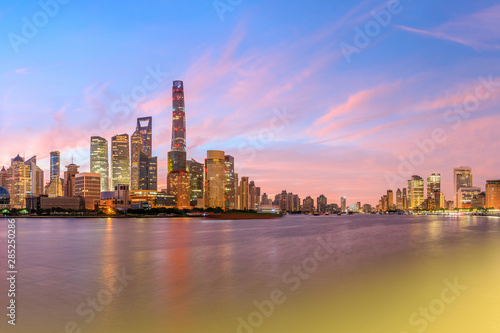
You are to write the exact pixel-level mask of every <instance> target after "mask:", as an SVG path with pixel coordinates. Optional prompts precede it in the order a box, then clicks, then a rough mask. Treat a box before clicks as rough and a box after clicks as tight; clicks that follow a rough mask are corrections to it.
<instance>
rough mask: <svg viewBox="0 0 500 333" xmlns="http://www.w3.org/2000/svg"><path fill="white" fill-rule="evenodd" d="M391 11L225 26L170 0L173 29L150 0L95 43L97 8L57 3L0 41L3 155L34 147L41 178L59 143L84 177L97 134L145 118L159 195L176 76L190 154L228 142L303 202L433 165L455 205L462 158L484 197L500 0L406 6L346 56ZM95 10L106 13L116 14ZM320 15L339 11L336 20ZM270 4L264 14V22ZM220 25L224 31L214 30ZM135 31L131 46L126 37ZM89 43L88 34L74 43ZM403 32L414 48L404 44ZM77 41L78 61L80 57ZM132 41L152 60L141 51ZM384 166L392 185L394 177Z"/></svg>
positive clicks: (246, 19) (365, 198)
mask: <svg viewBox="0 0 500 333" xmlns="http://www.w3.org/2000/svg"><path fill="white" fill-rule="evenodd" d="M385 4H386V3H385V2H382V1H366V2H364V3H362V4H359V5H358V6H356V7H353V5H350V4H349V3H347V2H339V3H336V4H330V3H328V2H323V3H321V5H320V6H319V5H318V6H316V5H314V6H310V7H308V8H307V9H306V13H308V14H309V15H315V16H316V17H317V18H318V20H317V22H316V23H315V24H313V25H311V24H308V25H305V26H304V25H302V24H301V26H302V27H303V30H298V29H296V28H295V27H294V25H293V24H290V23H288V25H284V23H282V22H276V20H275V17H277V16H279V15H281V14H283V13H282V10H283V9H285V12H286V13H289V14H291V13H296V12H298V11H299V10H304V9H303V8H301V9H299V8H297V7H296V6H295V5H294V6H289V5H288V3H285V2H282V3H281V5H280V4H279V3H275V4H273V6H271V5H270V4H266V3H265V2H256V3H255V4H248V3H242V4H241V5H239V6H238V7H236V8H234V10H233V11H228V12H225V14H224V20H223V21H221V20H220V17H219V15H218V13H217V12H216V11H215V10H214V8H213V6H212V4H211V3H207V4H203V5H200V6H199V7H196V8H194V7H193V6H192V5H190V4H176V5H175V9H176V10H177V11H179V12H180V13H181V14H182V15H180V16H179V17H178V18H176V17H172V18H171V20H167V21H168V22H164V17H163V16H162V15H160V14H159V13H161V12H169V9H172V6H173V5H172V4H159V3H155V4H152V5H151V6H152V7H154V8H151V7H148V8H147V10H145V9H144V8H142V7H141V6H142V5H138V4H136V5H134V4H132V3H124V5H123V6H122V7H123V8H121V9H120V11H121V13H122V14H130V13H132V12H135V11H138V12H141V13H143V14H144V18H143V19H139V20H138V21H137V22H135V24H134V26H133V27H127V26H123V25H120V26H118V27H116V26H112V25H111V24H106V23H102V22H101V24H103V26H100V27H99V32H100V34H99V35H98V36H96V34H95V33H93V30H92V28H88V30H85V31H80V30H78V28H77V27H76V26H75V25H74V22H79V21H80V20H84V21H86V22H93V20H94V18H93V15H94V13H95V12H96V10H95V9H96V8H94V6H96V5H88V6H87V7H85V6H84V5H82V4H77V3H71V4H68V5H65V6H61V8H60V11H59V13H58V14H57V16H55V17H54V18H53V19H51V21H50V23H49V24H48V25H47V26H45V27H43V28H41V29H40V31H42V32H43V33H42V32H40V33H39V34H38V35H37V36H36V37H35V38H33V39H30V41H29V43H28V44H22V45H20V46H19V52H18V53H15V52H14V51H13V50H12V47H11V45H10V44H9V40H8V38H4V39H3V41H2V42H1V43H2V47H4V49H5V50H9V51H12V52H10V53H9V52H6V53H5V62H3V63H2V64H0V80H1V83H2V84H1V85H0V86H1V88H0V99H1V101H2V103H1V109H0V110H1V112H0V113H1V116H2V120H3V121H2V125H0V126H1V127H0V137H1V138H2V139H3V140H6V141H7V142H9V143H15V144H8V145H7V146H6V147H2V151H1V152H0V164H2V165H5V166H8V165H9V164H10V159H11V158H13V157H15V156H16V155H17V154H20V155H21V156H26V158H28V157H30V156H32V155H36V156H37V164H38V166H40V167H41V168H42V170H43V171H44V173H45V175H44V179H45V180H47V179H49V173H48V170H49V168H50V160H49V154H50V152H52V151H60V152H61V161H60V163H61V165H62V166H65V165H68V164H70V163H71V161H72V156H74V162H75V163H76V164H77V165H79V166H80V170H86V171H88V170H90V167H89V155H90V154H89V147H88V138H89V137H91V136H100V137H103V138H105V139H106V140H107V141H108V144H109V145H111V137H112V136H114V135H117V134H122V133H127V134H128V135H129V136H130V135H132V134H133V129H132V128H131V127H132V126H133V125H132V124H133V122H135V120H136V119H137V118H140V117H145V116H152V117H153V118H155V119H154V120H155V128H154V131H153V137H152V142H153V143H154V145H153V152H152V155H153V156H158V189H160V188H165V187H166V184H165V180H166V168H165V165H166V159H167V156H166V152H168V151H169V146H170V143H171V135H170V133H171V129H172V128H171V119H170V113H169V110H170V108H171V106H170V104H171V82H172V81H174V80H177V79H179V80H183V81H184V82H185V83H186V86H187V87H188V88H187V90H186V101H187V102H186V103H187V105H186V108H187V109H188V110H189V116H188V117H187V119H186V121H187V127H188V128H189V136H188V137H187V151H188V155H187V160H190V159H191V158H194V159H195V160H197V161H202V160H204V158H205V157H206V151H208V150H223V151H225V153H226V154H228V155H231V156H233V157H234V158H235V161H236V162H235V163H236V170H237V172H238V173H239V174H240V176H250V177H251V179H252V180H254V181H255V182H256V183H257V184H259V186H260V187H262V188H263V190H264V191H265V192H266V193H268V194H270V193H280V192H281V190H282V189H283V188H287V189H289V190H290V191H293V193H297V194H299V195H300V197H301V198H305V197H306V196H312V197H313V198H316V197H317V196H318V195H320V194H324V195H325V196H326V197H327V198H336V199H335V201H338V200H339V199H338V198H340V197H341V196H346V197H347V198H348V200H349V198H352V200H354V201H361V202H363V203H365V202H366V203H370V204H372V205H375V204H376V202H377V200H378V198H379V197H380V194H381V193H384V192H385V191H386V190H387V189H389V188H390V189H392V190H394V191H396V190H397V188H398V187H399V188H402V187H403V186H405V182H406V181H407V180H408V179H409V178H410V177H411V176H412V175H414V174H417V175H420V176H421V177H422V178H424V179H427V177H428V176H429V175H431V174H433V173H440V174H441V176H442V184H443V189H442V190H443V192H444V193H445V194H446V196H447V199H450V196H451V195H452V193H453V168H455V167H457V166H462V165H468V166H470V167H472V168H473V170H474V183H475V185H479V186H481V188H482V190H484V186H485V184H486V181H487V180H492V179H498V178H499V175H498V173H497V171H496V170H497V168H496V166H497V165H498V164H499V163H500V157H498V154H494V153H492V152H495V151H497V150H498V148H500V146H499V145H500V143H499V142H500V140H499V134H498V133H497V132H496V131H495V128H496V127H498V125H499V124H500V116H499V115H498V112H497V110H498V105H499V97H500V88H499V85H498V83H497V82H498V81H499V69H500V68H499V64H498V61H496V55H497V52H498V51H496V46H497V45H498V35H497V34H496V32H495V29H494V27H495V24H496V21H495V19H496V18H497V17H500V6H499V5H495V4H492V3H491V2H488V1H480V2H477V3H475V4H464V3H454V7H453V8H454V11H453V12H452V13H448V11H447V10H448V9H449V8H447V7H446V6H443V7H439V8H433V11H434V12H435V13H436V15H435V16H433V17H431V18H429V19H428V21H426V22H420V25H416V24H415V23H414V22H413V21H412V13H415V12H419V13H422V12H425V10H426V7H425V6H426V5H425V4H421V3H415V2H413V3H402V6H401V7H402V10H401V11H400V12H399V13H397V14H395V15H394V16H393V18H392V21H391V24H390V25H389V26H387V27H383V28H382V29H381V31H380V33H379V34H378V35H377V36H374V37H373V38H372V40H373V41H372V42H371V43H370V44H369V45H368V46H367V47H363V48H360V52H359V53H354V54H352V55H351V57H350V61H351V62H348V61H347V59H346V57H344V54H343V53H342V49H341V48H340V45H341V44H342V43H347V44H350V45H354V39H355V37H356V30H355V27H360V28H364V27H365V26H366V24H367V23H369V22H372V21H373V20H374V19H373V17H372V16H370V12H371V11H376V12H377V11H380V10H384V8H385V7H384V6H385ZM101 6H102V7H101V8H99V9H100V11H99V10H97V12H99V13H100V14H99V15H98V16H99V17H100V16H101V15H104V14H106V15H112V13H113V11H114V10H115V8H114V7H112V6H111V5H108V4H102V5H101ZM137 6H138V7H137ZM325 6H326V7H325ZM325 8H328V9H334V10H330V11H328V12H329V13H330V15H329V16H328V17H326V16H325V14H324V13H325V12H327V11H326V10H325ZM155 9H156V10H155ZM263 9H266V10H267V9H268V10H269V11H264V12H266V14H265V15H262V12H261V10H263ZM39 10H41V9H40V7H39V6H38V4H36V3H34V4H18V5H16V6H13V7H9V8H4V9H2V16H1V19H2V20H3V21H5V23H6V24H5V26H2V27H1V28H0V32H1V33H2V35H4V36H7V35H8V34H9V33H11V32H14V33H20V31H21V29H22V24H23V23H22V21H21V20H20V19H19V18H20V17H22V16H26V17H32V16H33V14H35V13H36V12H37V11H39ZM332 12H335V13H336V14H333V16H332ZM7 13H8V15H7ZM257 13H259V14H257ZM445 13H446V15H445ZM439 14H443V15H439ZM256 17H258V19H259V21H261V22H262V23H263V24H262V26H266V23H267V25H268V26H269V29H270V31H271V32H273V33H274V34H276V40H281V41H282V42H283V40H282V38H283V34H284V33H285V32H288V31H293V33H292V34H291V36H290V37H286V38H285V39H286V40H285V41H286V42H287V46H286V47H285V48H282V47H280V46H279V45H281V44H276V45H272V44H273V43H272V41H273V38H272V37H271V38H270V39H268V40H267V42H262V41H261V40H260V39H259V36H260V34H261V33H262V31H263V30H262V29H263V28H262V27H261V24H259V25H256V24H255V22H253V20H255V19H256ZM181 18H182V19H181ZM186 18H187V19H186ZM96 19H97V18H96ZM146 19H147V20H150V22H152V24H155V25H156V27H155V29H152V28H151V26H148V25H147V24H146V23H145V22H144V21H145V20H146ZM332 20H333V21H334V22H336V23H337V24H336V25H332V23H331V22H332ZM195 21H196V22H197V21H201V22H203V23H207V26H210V27H211V28H210V29H205V28H204V29H201V28H199V27H201V26H202V25H200V26H195V28H194V30H193V32H192V34H193V35H191V34H189V36H190V38H191V37H192V39H190V43H193V45H196V47H194V48H191V49H190V47H188V45H187V44H185V43H184V42H183V41H182V40H181V39H179V38H178V37H177V36H174V34H172V35H168V34H165V33H160V32H158V31H173V30H175V29H183V30H184V31H189V29H190V28H191V27H193V23H194V22H195ZM462 21H464V22H465V21H467V22H468V24H472V25H473V26H475V27H476V28H477V29H476V30H474V31H475V32H477V35H472V33H471V32H464V31H462V30H461V29H459V28H460V27H461V26H462V23H461V22H462ZM302 23H303V22H302ZM6 26H9V28H8V29H7V28H6ZM16 27H18V28H17V29H16ZM205 27H206V26H205ZM451 28H454V29H453V31H451ZM203 30H204V31H203ZM135 31H137V33H138V34H140V35H139V36H140V37H141V38H139V37H137V36H138V35H137V34H134V33H135ZM479 32H481V33H479ZM218 34H221V35H222V34H223V36H224V37H219V38H214V37H211V35H218ZM129 35H131V36H132V38H128V39H127V42H126V43H124V42H123V39H122V36H129ZM194 35H196V37H195V36H194ZM88 36H95V37H93V38H96V39H97V46H98V47H100V50H101V51H100V52H99V53H95V52H92V50H94V51H96V50H97V49H95V48H93V46H92V45H87V44H86V43H87V42H88V41H89V40H92V39H91V38H89V37H88ZM278 36H279V37H278ZM310 36H314V38H312V39H311V38H310ZM142 37H146V38H142ZM437 37H439V38H437ZM82 39H86V40H87V42H85V43H84V44H83V45H80V44H79V41H81V40H82ZM152 41H154V43H152ZM401 41H408V43H405V47H404V48H402V47H401V46H400V45H401ZM176 45H181V46H185V47H177V46H176ZM49 46H50V47H49ZM174 46H175V47H174ZM83 47H84V48H85V50H87V52H85V57H82V56H79V55H78V52H80V53H82V54H83V52H81V51H82V48H83ZM124 48H125V49H126V50H127V51H128V50H129V48H130V52H124V53H125V54H122V55H120V57H117V55H116V50H123V49H124ZM174 48H175V50H176V52H178V53H176V52H172V50H173V49H174ZM302 49H304V50H307V53H306V52H305V51H302ZM387 49H389V50H390V51H392V52H387ZM135 50H140V55H143V54H148V56H143V57H138V55H139V53H137V52H138V51H135ZM120 53H123V52H120ZM435 54H437V56H434V55H435ZM441 55H442V56H441ZM382 56H383V57H382ZM117 58H119V59H117ZM137 59H140V60H137ZM422 59H427V60H426V61H423V60H422ZM304 60H306V61H304ZM103 64H105V67H103V66H104V65H103ZM374 64H376V66H374ZM464 64H468V65H469V66H464ZM332 77H334V78H336V79H332ZM489 81H491V82H493V83H487V82H489ZM137 87H139V88H142V89H143V90H144V91H145V92H146V94H145V95H144V98H139V99H140V100H138V101H137V102H138V103H137V104H138V105H137V108H131V107H129V105H128V104H126V103H124V102H122V99H121V96H122V95H129V96H130V95H131V94H133V92H142V91H143V90H140V89H137ZM150 88H151V89H150ZM477 94H478V95H477ZM139 95H140V94H139ZM139 95H137V96H139ZM474 98H476V99H477V100H478V101H479V103H478V105H477V107H475V106H474V104H469V107H468V108H469V109H470V111H469V109H465V110H462V111H463V113H458V112H452V113H451V114H449V113H448V112H450V110H455V107H456V106H457V105H459V104H461V103H467V102H468V103H473V102H474V101H475V100H474ZM304 110H305V111H304ZM446 115H447V116H446ZM446 117H447V118H446ZM445 118H446V119H447V120H446V119H445ZM437 129H442V130H443V132H444V137H446V139H443V138H442V137H443V135H441V136H439V135H438V137H440V138H441V139H438V140H432V141H429V140H431V139H432V138H433V135H434V134H433V132H434V131H435V130H437ZM429 142H431V143H430V144H429ZM241 147H242V148H241ZM110 156H111V155H110ZM419 156H423V158H419ZM412 159H413V160H415V161H417V162H419V163H413V164H412V167H413V170H412V171H411V172H409V173H405V174H404V177H399V172H398V168H399V167H400V166H401V165H405V163H404V162H403V161H411V160H412ZM311 161H314V163H311ZM410 164H411V163H410ZM242 167H243V168H242ZM304 170H310V171H311V172H304ZM110 173H111V165H110ZM386 173H391V174H394V175H396V176H397V177H396V179H399V181H397V182H396V183H395V184H389V182H388V181H387V179H386ZM110 176H111V174H110Z"/></svg>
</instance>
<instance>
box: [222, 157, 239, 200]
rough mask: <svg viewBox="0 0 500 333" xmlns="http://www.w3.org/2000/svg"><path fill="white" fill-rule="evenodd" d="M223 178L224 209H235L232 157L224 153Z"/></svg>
mask: <svg viewBox="0 0 500 333" xmlns="http://www.w3.org/2000/svg"><path fill="white" fill-rule="evenodd" d="M224 158H225V167H224V173H225V176H224V177H225V179H224V204H225V209H226V210H230V209H237V205H236V191H235V183H236V181H235V178H234V157H233V156H231V155H226V156H225V157H224Z"/></svg>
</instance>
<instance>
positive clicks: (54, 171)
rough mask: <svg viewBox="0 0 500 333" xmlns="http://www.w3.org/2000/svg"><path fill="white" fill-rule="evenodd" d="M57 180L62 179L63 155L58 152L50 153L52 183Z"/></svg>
mask: <svg viewBox="0 0 500 333" xmlns="http://www.w3.org/2000/svg"><path fill="white" fill-rule="evenodd" d="M55 178H61V153H60V152H58V151H52V152H50V181H53V180H54V179H55Z"/></svg>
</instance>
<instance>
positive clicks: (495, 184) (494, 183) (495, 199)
mask: <svg viewBox="0 0 500 333" xmlns="http://www.w3.org/2000/svg"><path fill="white" fill-rule="evenodd" d="M486 208H493V209H500V180H487V181H486Z"/></svg>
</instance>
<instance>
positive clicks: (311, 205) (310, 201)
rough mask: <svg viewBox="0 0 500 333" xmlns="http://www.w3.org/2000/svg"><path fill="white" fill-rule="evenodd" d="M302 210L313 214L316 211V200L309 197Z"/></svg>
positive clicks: (303, 203) (305, 200)
mask: <svg viewBox="0 0 500 333" xmlns="http://www.w3.org/2000/svg"><path fill="white" fill-rule="evenodd" d="M302 210H303V211H304V212H307V213H312V212H313V211H314V199H313V198H311V197H310V196H307V197H306V198H305V199H304V201H303V202H302Z"/></svg>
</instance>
